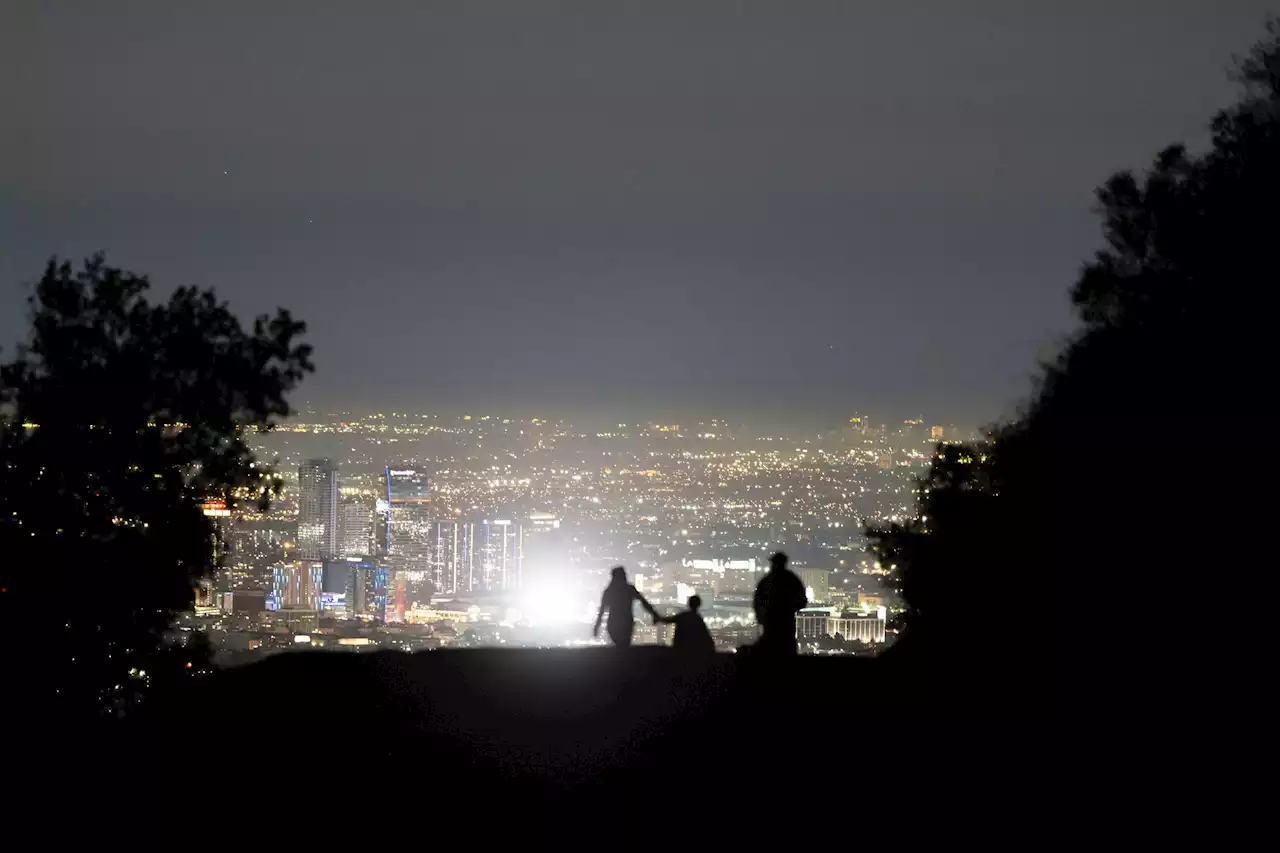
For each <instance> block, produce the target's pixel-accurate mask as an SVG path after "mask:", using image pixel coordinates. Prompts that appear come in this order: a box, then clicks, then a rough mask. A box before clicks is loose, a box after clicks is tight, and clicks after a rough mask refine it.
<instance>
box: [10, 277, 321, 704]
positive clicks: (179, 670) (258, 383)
mask: <svg viewBox="0 0 1280 853" xmlns="http://www.w3.org/2000/svg"><path fill="white" fill-rule="evenodd" d="M148 286H149V285H148V281H147V279H146V278H145V277H142V276H137V275H134V274H132V273H129V272H125V271H122V270H119V269H115V268H113V267H109V266H107V264H106V263H105V261H104V260H103V258H102V256H101V255H99V256H96V257H94V258H91V259H89V260H88V261H86V262H85V263H84V265H83V267H82V268H81V269H79V270H73V268H72V266H71V265H70V264H69V263H66V262H63V263H58V262H57V261H56V259H55V260H53V261H50V262H49V265H48V266H47V267H46V269H45V271H44V275H43V277H42V278H41V279H40V281H39V283H38V284H37V285H36V286H35V289H34V292H33V294H32V296H31V297H30V299H29V304H30V317H31V332H30V335H29V338H28V339H27V341H26V342H25V343H24V344H23V345H22V346H21V347H20V349H19V351H18V352H17V354H16V357H15V358H14V360H13V361H11V362H9V363H7V364H5V365H3V366H2V367H0V380H2V385H0V389H2V390H0V394H2V395H3V396H2V397H0V402H2V406H3V419H2V420H0V555H2V558H0V559H2V561H3V562H2V565H3V574H4V580H3V587H4V593H3V596H2V598H3V618H2V619H0V643H3V649H4V651H3V654H5V655H6V656H9V657H11V658H14V659H15V660H20V661H23V662H27V663H35V664H36V671H37V672H38V673H39V680H38V684H39V688H38V694H39V695H36V696H33V695H31V694H30V692H28V693H27V694H26V695H25V696H24V700H23V701H24V702H25V703H27V704H39V705H40V706H41V707H43V706H44V703H46V702H47V703H49V704H50V707H53V708H56V709H59V711H60V712H61V713H64V714H66V715H68V716H71V717H74V716H78V715H83V714H101V713H104V712H105V713H116V712H119V711H122V710H124V709H127V708H128V707H130V705H131V704H132V703H134V702H135V701H136V700H137V699H139V698H140V697H142V696H144V695H145V693H146V689H147V687H148V685H155V684H156V683H157V682H159V681H164V680H166V679H171V678H175V677H179V676H182V675H185V674H187V673H190V672H191V671H192V670H195V671H198V670H199V666H200V664H201V663H202V661H201V660H200V659H199V658H200V655H201V650H200V648H199V644H198V643H193V644H190V647H189V648H187V649H185V650H183V651H182V653H181V654H168V653H165V649H166V648H170V644H166V643H164V642H163V639H164V636H165V632H166V629H167V628H168V626H169V624H170V622H171V619H172V617H173V614H174V613H175V612H176V611H180V610H183V609H187V608H189V607H190V606H191V605H192V596H193V584H195V583H196V582H197V581H198V580H199V579H200V578H202V577H206V576H208V575H209V573H210V572H211V570H212V568H213V562H214V557H213V551H214V549H213V539H212V536H213V530H212V526H211V524H210V522H209V519H208V518H206V517H205V515H204V514H203V512H202V510H201V503H202V502H203V501H206V500H209V499H220V500H224V501H226V502H227V503H228V504H234V503H235V502H236V501H238V500H244V499H249V500H257V501H259V502H261V503H262V504H263V505H264V506H265V504H266V502H267V500H268V499H269V497H270V496H271V494H272V493H273V492H274V491H276V490H277V489H278V488H279V482H278V480H277V479H276V478H275V477H274V476H273V473H272V471H271V470H270V469H269V467H267V466H264V465H263V464H261V463H258V462H257V461H256V460H255V459H254V457H253V454H252V452H251V451H250V449H249V446H248V445H247V444H246V442H245V436H246V433H249V432H252V431H253V430H265V429H269V428H270V427H271V426H272V424H274V423H275V422H276V421H277V420H278V419H279V418H282V417H285V416H286V415H288V414H289V407H288V405H287V403H286V402H285V393H286V392H288V391H289V390H290V389H292V388H293V387H294V386H295V385H296V384H297V383H298V382H299V381H300V380H301V379H302V378H303V376H304V375H305V374H306V373H307V372H309V371H311V370H312V364H311V361H310V352H311V348H310V347H309V346H307V345H306V344H301V343H299V342H298V339H299V337H300V335H301V334H302V332H303V331H304V325H303V324H302V323H300V322H298V321H296V320H294V319H293V318H292V317H291V316H290V314H289V313H288V312H287V311H284V310H280V311H278V312H277V313H276V315H275V316H274V317H267V316H262V317H259V318H257V319H256V320H255V322H254V324H253V327H252V329H251V330H249V331H246V330H245V329H244V328H242V326H241V323H240V321H239V320H238V319H237V318H236V316H235V315H234V314H232V313H231V311H230V310H229V309H228V308H227V306H226V304H225V303H222V302H219V301H218V300H217V299H216V298H215V296H214V294H213V293H212V292H211V291H202V290H197V289H195V288H189V287H184V288H179V289H178V290H176V291H175V292H174V293H173V295H172V296H171V297H170V298H169V299H168V300H166V301H164V302H158V303H153V302H149V301H148V300H147V299H146V296H145V294H146V291H147V289H148ZM188 664H191V666H188ZM144 673H145V675H144ZM41 700H43V701H41Z"/></svg>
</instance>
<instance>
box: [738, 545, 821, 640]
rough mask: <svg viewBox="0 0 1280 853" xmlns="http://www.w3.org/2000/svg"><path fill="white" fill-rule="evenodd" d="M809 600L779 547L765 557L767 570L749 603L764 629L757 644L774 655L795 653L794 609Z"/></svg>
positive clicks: (798, 608)
mask: <svg viewBox="0 0 1280 853" xmlns="http://www.w3.org/2000/svg"><path fill="white" fill-rule="evenodd" d="M808 603H809V597H808V596H807V595H805V591H804V584H803V583H801V581H800V578H799V577H797V576H796V573H795V572H793V571H791V570H790V569H788V568H787V555H786V554H784V553H782V552H781V551H779V552H778V553H776V554H774V555H773V556H772V557H770V558H769V571H768V572H766V573H765V576H764V577H763V578H761V579H760V583H758V584H756V594H755V598H754V599H753V600H752V604H753V606H754V607H755V611H756V621H757V622H759V623H760V626H761V627H762V628H763V629H764V635H763V636H761V637H760V642H759V643H757V644H756V645H757V647H758V648H759V649H760V651H765V652H769V653H772V654H778V655H794V654H795V653H796V613H797V611H799V610H800V608H802V607H804V606H805V605H806V604H808Z"/></svg>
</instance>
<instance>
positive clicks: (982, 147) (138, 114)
mask: <svg viewBox="0 0 1280 853" xmlns="http://www.w3.org/2000/svg"><path fill="white" fill-rule="evenodd" d="M1267 6H1268V4H1267V3H1266V2H1244V1H1243V0H1241V2H1235V0H1216V2H1203V0H1164V1H1163V2H1155V0H1152V2H1124V0H1111V2H1094V0H1072V2H1034V3H1026V2H1007V3H995V2H985V3H983V2H978V0H973V2H965V3H960V2H955V0H931V2H920V0H917V2H906V0H891V2H852V0H850V1H849V2H821V3H820V2H801V0H793V1H792V2H774V3H755V2H732V3H730V2H711V0H685V2H680V3H670V4H667V3H662V2H637V3H610V2H599V0H596V2H581V3H552V2H535V0H510V2H505V3H490V2H482V0H464V2H457V3H442V2H425V0H422V2H405V3H392V2H387V0H378V2H373V3H368V4H358V3H354V2H352V3H336V2H324V0H314V2H300V3H296V4H286V3H280V2H249V3H234V2H221V3H196V2H180V3H174V2H154V3H116V2H112V3H105V2H97V0H93V2H78V3H72V2H66V3H57V4H54V3H40V2H7V3H3V4H0V63H2V67H3V73H2V74H0V103H3V105H4V126H5V129H4V131H3V133H0V282H2V285H0V342H2V343H3V346H4V350H5V352H6V353H7V352H10V351H11V344H12V343H13V342H14V341H15V340H16V339H17V338H18V337H19V336H20V335H21V334H22V332H23V323H22V314H23V309H22V299H23V296H24V294H25V292H26V288H27V287H28V286H29V284H30V283H31V281H32V280H33V279H34V278H35V277H36V276H37V275H38V274H39V271H40V269H41V267H42V265H43V262H44V260H45V259H46V258H47V257H48V256H49V255H51V254H55V253H56V254H59V255H70V256H72V257H79V256H83V255H85V254H87V253H89V252H92V251H94V250H96V249H103V250H106V251H107V253H108V258H109V260H111V261H112V262H113V263H115V264H117V265H122V266H125V267H128V268H130V269H134V270H137V271H145V272H149V273H150V274H151V275H152V276H153V279H154V280H155V282H156V284H157V286H159V287H161V288H166V287H171V286H173V285H176V284H188V283H192V284H200V285H205V286H213V287H215V288H216V289H217V290H218V291H219V293H220V294H221V295H222V296H223V297H225V298H227V299H228V300H229V301H230V302H231V303H232V305H233V307H235V308H237V309H239V310H241V311H242V312H244V313H246V314H248V313H252V312H257V311H263V310H269V309H271V308H274V307H275V306H276V305H282V306H285V307H288V308H290V309H291V310H293V311H294V312H295V314H297V315H299V316H300V317H301V318H302V319H304V320H306V321H307V322H308V323H309V325H310V331H309V338H310V340H311V341H312V343H313V344H314V345H315V346H316V350H317V353H316V362H317V366H318V372H317V373H316V375H315V376H314V377H311V378H310V379H308V380H307V382H306V384H305V386H304V388H303V389H302V390H301V391H300V392H299V394H298V396H297V397H296V398H295V400H296V401H298V402H301V401H303V400H310V401H312V402H313V403H314V404H316V405H317V406H320V407H327V408H334V407H366V406H381V407H387V408H392V407H398V408H413V409H415V410H440V411H449V410H456V409H459V408H468V409H470V410H472V411H477V412H480V411H485V410H489V411H493V412H495V413H499V412H501V413H510V414H515V415H539V414H541V415H542V416H556V415H559V414H567V415H577V414H579V413H583V412H586V413H592V414H608V415H611V416H612V415H619V416H621V415H627V416H630V415H636V416H641V415H650V416H658V415H682V416H683V415H689V414H707V415H715V414H718V413H719V414H724V415H727V416H732V417H747V416H750V415H751V413H753V412H754V413H756V414H757V415H760V416H762V417H763V416H767V417H768V419H769V420H770V421H777V420H779V419H780V418H782V419H795V420H796V421H803V422H806V423H807V422H817V421H820V420H823V419H828V418H839V417H842V416H844V415H846V414H848V413H852V412H854V411H861V412H866V413H872V414H876V413H880V414H883V415H884V416H886V417H888V416H895V417H896V416H904V417H905V416H909V415H914V414H917V413H918V414H921V415H924V416H925V417H926V418H928V419H929V420H931V421H984V420H987V419H990V418H992V417H994V416H996V415H999V414H1001V413H1007V412H1008V411H1010V408H1011V405H1012V403H1013V401H1014V400H1016V398H1017V396H1018V395H1019V394H1021V393H1023V392H1024V391H1025V390H1026V389H1027V388H1028V387H1029V377H1030V376H1031V375H1032V372H1033V369H1034V363H1035V359H1036V358H1037V357H1039V356H1044V355H1046V354H1047V353H1049V352H1051V351H1052V347H1053V344H1054V341H1055V340H1057V339H1058V338H1059V337H1060V336H1061V335H1062V334H1063V333H1064V332H1065V331H1066V330H1067V329H1068V328H1069V322H1070V315H1069V312H1068V305H1067V297H1066V292H1067V289H1068V288H1069V286H1070V285H1071V283H1072V282H1073V280H1074V277H1075V273H1076V271H1077V269H1078V268H1079V266H1080V264H1081V263H1082V262H1083V260H1084V259H1085V258H1086V257H1087V255H1088V254H1089V253H1090V252H1091V251H1092V250H1093V248H1095V247H1096V246H1097V245H1098V243H1099V238H1098V229H1097V222H1096V219H1095V217H1094V216H1093V214H1092V213H1091V206H1092V203H1093V200H1092V191H1093V188H1094V187H1095V186H1097V185H1098V184H1099V183H1100V182H1101V181H1102V180H1103V179H1104V178H1105V177H1106V176H1107V175H1108V174H1109V173H1110V172H1111V171H1113V170H1115V169H1117V168H1124V167H1140V166H1142V165H1143V164H1145V163H1146V162H1147V161H1148V160H1149V159H1150V158H1151V157H1152V156H1153V155H1154V154H1155V152H1156V151H1157V150H1158V148H1159V147H1161V146H1162V145H1164V144H1166V143H1168V142H1172V141H1176V140H1179V139H1182V140H1188V141H1191V142H1193V143H1194V142H1197V141H1200V140H1203V138H1204V134H1203V126H1204V124H1205V122H1206V121H1207V120H1208V118H1209V116H1210V114H1211V113H1212V111H1213V110H1214V109H1215V108H1216V107H1217V106H1220V105H1222V104H1224V103H1225V102H1227V101H1228V100H1229V99H1230V98H1231V96H1232V93H1233V88H1232V84H1231V83H1230V82H1229V80H1228V79H1227V77H1226V71H1227V69H1228V67H1229V64H1230V60H1231V56H1232V55H1233V54H1238V53H1241V52H1243V51H1244V50H1246V49H1247V48H1248V47H1249V45H1250V44H1251V43H1252V42H1253V41H1255V40H1256V39H1257V37H1258V36H1259V35H1260V34H1261V32H1262V28H1261V24H1262V21H1263V19H1264V16H1265V13H1266V11H1267ZM357 10H359V11H357ZM375 10H376V14H375ZM762 413H763V414H762Z"/></svg>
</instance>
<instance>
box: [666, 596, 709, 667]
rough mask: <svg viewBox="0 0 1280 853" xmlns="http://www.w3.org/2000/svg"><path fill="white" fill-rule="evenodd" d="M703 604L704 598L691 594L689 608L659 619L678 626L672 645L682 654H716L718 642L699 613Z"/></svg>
mask: <svg viewBox="0 0 1280 853" xmlns="http://www.w3.org/2000/svg"><path fill="white" fill-rule="evenodd" d="M701 606H702V598H701V597H699V596H696V595H691V596H689V609H688V610H686V611H684V612H683V613H677V614H676V615H675V616H663V617H662V618H661V619H659V620H658V621H659V622H665V623H666V624H668V625H675V626H676V635H675V638H674V639H672V641H671V647H672V648H673V649H675V650H676V651H677V652H680V653H681V654H684V655H690V656H693V655H710V654H715V651H716V642H715V640H713V639H711V632H710V631H708V630H707V623H706V622H703V621H702V616H701V615H700V614H699V613H698V608H699V607H701Z"/></svg>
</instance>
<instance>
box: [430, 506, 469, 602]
mask: <svg viewBox="0 0 1280 853" xmlns="http://www.w3.org/2000/svg"><path fill="white" fill-rule="evenodd" d="M475 527H476V526H475V525H474V524H472V523H469V522H465V521H433V522H431V527H430V531H429V539H428V548H427V554H428V561H429V566H430V568H429V573H430V574H429V576H428V577H429V579H430V580H431V584H432V586H434V587H435V591H436V592H437V593H438V594H445V595H456V594H458V593H464V592H471V591H472V590H473V588H474V582H475V579H474V575H473V572H472V568H473V565H474V564H473V559H474V555H475Z"/></svg>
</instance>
